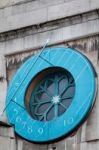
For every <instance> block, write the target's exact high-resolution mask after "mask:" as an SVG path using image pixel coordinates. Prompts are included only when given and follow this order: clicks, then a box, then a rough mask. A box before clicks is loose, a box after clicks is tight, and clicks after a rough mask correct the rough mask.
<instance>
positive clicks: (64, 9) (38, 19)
mask: <svg viewBox="0 0 99 150" xmlns="http://www.w3.org/2000/svg"><path fill="white" fill-rule="evenodd" d="M27 4H28V3H27ZM16 7H19V6H16ZM98 8H99V1H97V0H73V1H68V2H66V1H65V2H63V3H61V4H60V3H58V4H55V5H54V6H53V5H52V6H45V7H43V8H42V7H39V8H38V9H36V10H31V11H29V9H28V10H27V11H26V7H24V6H22V8H20V11H21V10H22V13H17V12H16V13H15V14H13V13H12V6H11V7H9V8H6V9H4V12H3V11H2V10H0V14H1V17H0V18H1V22H0V32H7V31H10V30H16V29H20V28H23V27H27V26H31V25H35V24H41V23H45V22H48V21H52V20H56V19H60V18H64V17H69V16H73V15H77V14H82V13H85V12H89V11H92V10H95V9H98ZM15 9H16V10H19V9H18V8H15ZM24 9H25V11H23V10H24ZM13 11H14V10H13ZM3 14H4V16H3ZM2 16H3V18H2Z"/></svg>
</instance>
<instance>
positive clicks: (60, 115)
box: [6, 47, 97, 143]
mask: <svg viewBox="0 0 99 150" xmlns="http://www.w3.org/2000/svg"><path fill="white" fill-rule="evenodd" d="M96 89H97V88H96V73H95V70H94V68H93V66H92V64H91V63H90V61H89V60H88V59H87V58H86V57H85V56H84V55H82V54H81V53H79V52H78V51H76V50H74V49H71V48H65V47H64V48H63V47H62V48H59V47H58V48H49V49H47V50H44V51H42V52H41V53H39V54H37V55H35V56H33V57H31V58H30V59H28V60H27V61H26V62H25V63H24V64H23V65H22V66H21V67H20V69H19V70H18V72H17V73H16V75H15V77H14V78H13V80H12V82H11V83H10V86H9V89H8V93H7V98H6V113H7V117H8V121H9V123H10V124H12V125H13V126H14V128H15V132H16V133H17V134H19V135H20V136H22V137H23V138H25V139H27V140H30V141H33V142H39V143H45V142H47V143H48V142H51V141H56V140H57V139H60V138H62V137H64V136H67V135H68V134H70V133H71V132H73V131H74V130H75V129H77V127H78V126H79V125H80V124H81V123H82V121H83V120H84V119H85V118H86V115H88V113H89V112H90V110H91V108H92V106H93V103H94V101H95V96H96Z"/></svg>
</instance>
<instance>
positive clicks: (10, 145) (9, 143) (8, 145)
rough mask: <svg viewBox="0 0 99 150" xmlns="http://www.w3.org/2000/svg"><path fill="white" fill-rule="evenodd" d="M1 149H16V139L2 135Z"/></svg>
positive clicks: (0, 138) (0, 139) (0, 140)
mask: <svg viewBox="0 0 99 150" xmlns="http://www.w3.org/2000/svg"><path fill="white" fill-rule="evenodd" d="M0 150H16V141H15V139H10V138H8V137H1V136H0Z"/></svg>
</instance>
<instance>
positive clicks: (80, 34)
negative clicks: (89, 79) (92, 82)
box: [0, 0, 99, 150]
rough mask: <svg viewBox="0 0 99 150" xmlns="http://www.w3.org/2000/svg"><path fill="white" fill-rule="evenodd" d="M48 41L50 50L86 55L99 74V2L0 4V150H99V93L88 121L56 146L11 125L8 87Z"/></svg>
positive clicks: (16, 0)
mask: <svg viewBox="0 0 99 150" xmlns="http://www.w3.org/2000/svg"><path fill="white" fill-rule="evenodd" d="M47 39H49V43H48V45H47V46H48V47H56V46H57V47H58V46H61V47H64V46H65V47H67V46H68V45H69V46H71V47H73V48H76V49H78V50H79V51H81V52H82V53H83V54H84V55H86V56H87V57H88V58H89V59H90V61H91V62H92V64H93V65H94V67H95V69H96V72H97V75H99V1H98V0H2V1H0V150H94V149H95V150H98V149H99V95H98V92H97V97H96V102H95V104H94V107H93V110H92V111H91V113H90V116H89V117H88V119H87V120H86V122H85V123H84V124H83V125H81V127H80V128H79V129H78V130H77V131H75V133H73V134H72V135H71V136H69V137H68V138H65V139H63V140H61V141H58V142H55V143H51V144H45V145H40V144H33V143H30V142H28V141H25V140H24V139H22V138H20V137H19V136H18V135H17V134H16V133H15V132H14V128H13V127H12V126H10V124H9V123H8V121H7V117H6V113H5V107H6V106H5V99H6V92H7V87H8V85H9V82H10V80H11V79H12V77H13V75H14V74H15V72H16V71H17V69H18V68H19V67H20V65H21V64H22V63H24V62H25V60H27V59H28V58H29V57H30V56H32V55H34V54H36V53H37V52H39V51H40V50H41V48H42V47H43V45H44V44H45V42H46V40H47ZM97 87H99V82H97ZM98 90H99V89H98Z"/></svg>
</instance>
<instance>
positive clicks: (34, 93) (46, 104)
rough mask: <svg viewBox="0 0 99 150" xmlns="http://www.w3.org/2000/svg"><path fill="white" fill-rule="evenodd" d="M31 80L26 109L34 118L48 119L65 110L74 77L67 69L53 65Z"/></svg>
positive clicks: (68, 103) (71, 95)
mask: <svg viewBox="0 0 99 150" xmlns="http://www.w3.org/2000/svg"><path fill="white" fill-rule="evenodd" d="M33 81H34V82H35V85H34V86H33ZM33 81H32V82H31V85H32V86H30V88H31V87H32V90H29V91H31V92H30V96H29V100H28V102H29V104H28V110H29V113H30V115H31V116H32V117H33V118H34V119H35V120H38V121H50V120H53V119H55V118H57V117H59V116H60V115H62V114H63V113H64V112H66V110H67V109H68V107H69V106H70V104H71V103H72V100H73V97H74V93H75V81H74V78H73V76H72V75H71V74H70V73H69V72H68V71H67V70H64V69H62V68H55V67H53V68H50V69H47V70H44V71H42V72H41V73H39V74H38V75H37V76H36V77H35V79H34V80H33ZM27 97H28V96H27Z"/></svg>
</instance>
